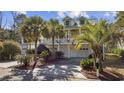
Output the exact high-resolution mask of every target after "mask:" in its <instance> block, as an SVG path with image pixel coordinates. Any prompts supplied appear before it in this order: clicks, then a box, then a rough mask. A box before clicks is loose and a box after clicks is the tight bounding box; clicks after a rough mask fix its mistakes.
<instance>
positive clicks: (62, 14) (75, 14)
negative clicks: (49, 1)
mask: <svg viewBox="0 0 124 93" xmlns="http://www.w3.org/2000/svg"><path fill="white" fill-rule="evenodd" d="M57 15H58V16H57V18H64V17H65V16H69V17H71V18H74V17H79V16H84V17H86V18H89V15H88V14H87V13H86V12H82V11H67V12H65V11H59V12H57Z"/></svg>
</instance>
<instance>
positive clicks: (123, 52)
mask: <svg viewBox="0 0 124 93" xmlns="http://www.w3.org/2000/svg"><path fill="white" fill-rule="evenodd" d="M120 56H121V58H124V50H122V51H121V53H120Z"/></svg>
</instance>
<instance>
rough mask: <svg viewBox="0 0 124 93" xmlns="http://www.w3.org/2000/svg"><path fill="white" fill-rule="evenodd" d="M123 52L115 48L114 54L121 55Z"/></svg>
mask: <svg viewBox="0 0 124 93" xmlns="http://www.w3.org/2000/svg"><path fill="white" fill-rule="evenodd" d="M121 51H122V49H120V48H114V49H113V51H112V53H114V54H118V55H120V54H121Z"/></svg>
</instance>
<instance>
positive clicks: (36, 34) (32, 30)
mask: <svg viewBox="0 0 124 93" xmlns="http://www.w3.org/2000/svg"><path fill="white" fill-rule="evenodd" d="M44 25H45V22H44V20H43V19H42V18H41V17H39V16H33V17H31V18H26V19H25V20H24V23H23V24H22V26H21V30H20V31H21V33H22V36H23V37H24V39H26V40H27V41H31V42H34V44H35V56H34V61H35V63H34V65H33V69H34V68H35V66H36V64H37V43H38V41H39V39H40V37H41V36H42V32H43V31H44Z"/></svg>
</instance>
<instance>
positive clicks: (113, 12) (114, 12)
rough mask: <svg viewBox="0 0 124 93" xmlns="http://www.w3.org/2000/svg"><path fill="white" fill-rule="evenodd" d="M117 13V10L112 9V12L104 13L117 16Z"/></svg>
mask: <svg viewBox="0 0 124 93" xmlns="http://www.w3.org/2000/svg"><path fill="white" fill-rule="evenodd" d="M116 14H117V12H116V11H112V12H106V13H105V14H104V16H107V17H108V16H116Z"/></svg>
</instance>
